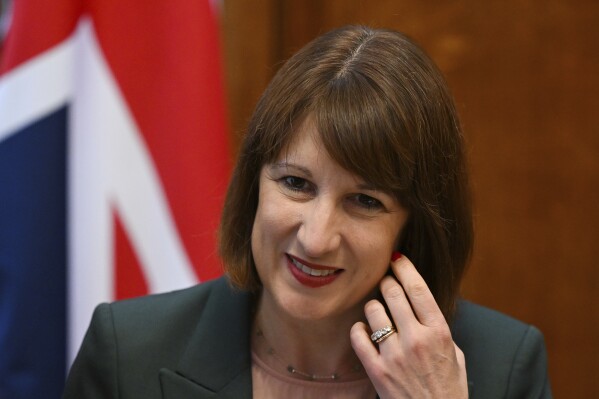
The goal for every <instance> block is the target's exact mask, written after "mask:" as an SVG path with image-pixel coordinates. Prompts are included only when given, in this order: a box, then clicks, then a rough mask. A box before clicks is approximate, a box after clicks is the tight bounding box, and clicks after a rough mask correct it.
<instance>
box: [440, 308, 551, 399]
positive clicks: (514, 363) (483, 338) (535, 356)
mask: <svg viewBox="0 0 599 399" xmlns="http://www.w3.org/2000/svg"><path fill="white" fill-rule="evenodd" d="M452 334H453V338H454V341H455V342H456V344H457V345H458V347H460V349H462V351H463V352H464V355H465V357H466V369H467V373H468V380H469V382H470V383H471V384H472V385H473V387H472V388H473V392H474V393H477V394H476V395H473V397H485V398H486V397H488V398H491V397H508V398H509V397H522V396H521V394H522V393H523V392H526V394H527V395H529V396H526V395H524V396H526V397H535V398H544V397H551V393H550V390H549V381H548V377H547V354H546V350H545V343H544V339H543V335H542V334H541V332H540V331H539V330H538V329H537V328H536V327H534V326H532V325H530V324H526V323H523V322H521V321H519V320H516V319H514V318H512V317H510V316H507V315H505V314H502V313H500V312H497V311H495V310H492V309H488V308H485V307H483V306H480V305H476V304H473V303H471V302H467V301H460V302H459V304H458V308H457V312H456V316H455V320H454V322H453V325H452ZM481 394H482V395H481Z"/></svg>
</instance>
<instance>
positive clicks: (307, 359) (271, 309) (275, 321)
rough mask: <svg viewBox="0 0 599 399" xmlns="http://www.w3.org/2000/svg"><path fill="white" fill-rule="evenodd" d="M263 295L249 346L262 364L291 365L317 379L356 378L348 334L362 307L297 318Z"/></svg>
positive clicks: (258, 306) (283, 366) (356, 364)
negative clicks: (321, 317) (316, 317)
mask: <svg viewBox="0 0 599 399" xmlns="http://www.w3.org/2000/svg"><path fill="white" fill-rule="evenodd" d="M265 295H267V294H264V292H263V293H262V294H261V295H260V298H259V300H258V304H257V311H256V316H255V319H254V327H253V336H252V346H253V348H254V350H255V351H256V352H257V353H258V355H259V356H260V357H261V358H262V359H263V361H266V362H268V363H270V365H271V367H273V368H275V369H283V368H285V369H286V368H287V366H293V367H294V368H295V369H298V370H301V372H303V373H307V374H315V375H319V376H332V375H333V374H336V375H338V376H340V377H341V379H344V378H343V377H344V376H348V378H351V377H355V376H356V375H357V373H356V366H359V365H360V361H359V360H358V358H357V356H356V355H355V353H354V351H353V349H352V347H351V342H350V337H349V331H350V329H351V326H352V325H353V324H354V323H355V322H356V321H358V320H360V319H361V317H360V314H361V309H362V307H360V308H359V310H360V312H353V313H356V314H355V315H353V314H352V313H350V314H348V315H344V316H343V317H330V318H326V319H324V320H306V319H297V318H293V317H291V316H290V315H289V314H287V313H286V312H284V311H282V309H280V308H279V307H278V306H276V305H275V302H274V301H273V300H272V298H268V297H265ZM259 332H261V334H259ZM260 335H261V336H260ZM277 360H278V361H277ZM283 363H286V364H283ZM300 374H301V373H300ZM350 374H351V375H350ZM304 377H305V376H304Z"/></svg>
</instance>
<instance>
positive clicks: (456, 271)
mask: <svg viewBox="0 0 599 399" xmlns="http://www.w3.org/2000/svg"><path fill="white" fill-rule="evenodd" d="M307 115H311V116H312V117H313V119H314V122H315V126H316V127H317V130H318V132H319V134H320V136H321V139H322V141H323V143H324V146H325V147H326V149H327V151H328V153H329V154H330V156H331V157H332V158H333V159H334V160H335V161H336V162H338V163H339V164H340V165H341V166H342V167H343V168H345V169H347V170H348V171H350V172H352V173H355V174H357V175H359V176H361V177H362V178H363V179H364V180H365V181H367V182H369V183H370V184H373V185H374V186H375V187H377V188H379V189H381V190H384V191H386V192H390V193H392V194H393V195H395V196H396V198H397V199H398V200H399V201H400V203H401V204H402V205H404V206H405V207H406V208H407V209H408V210H409V212H410V217H409V220H408V223H407V225H406V226H405V227H404V229H403V232H402V237H401V239H400V240H399V245H398V248H397V249H398V250H399V251H400V252H402V253H404V254H406V255H407V256H408V257H409V258H410V259H411V260H412V262H413V263H414V264H415V265H416V267H417V268H418V270H419V272H420V273H421V274H422V276H423V277H424V279H425V280H426V282H427V284H428V285H429V287H430V289H431V291H432V293H433V295H434V296H435V299H436V300H437V303H438V304H439V306H440V308H441V310H442V311H443V314H444V315H445V317H446V318H447V319H450V318H451V316H452V314H453V310H454V306H455V299H456V297H457V294H458V290H459V284H460V281H461V278H462V275H463V272H464V269H465V267H466V264H467V262H468V259H469V256H470V252H471V247H472V235H473V234H472V215H471V203H470V194H469V189H468V184H467V173H466V164H465V155H464V143H463V137H462V132H461V128H460V124H459V121H458V117H457V113H456V110H455V106H454V103H453V100H452V98H451V95H450V94H449V91H448V89H447V86H446V83H445V81H444V79H443V77H442V76H441V74H440V72H439V71H438V70H437V68H436V67H435V65H434V63H433V62H432V61H431V60H430V59H429V58H428V56H427V55H426V54H425V53H424V52H423V51H422V50H421V49H420V48H419V47H418V46H417V45H416V44H415V43H414V42H412V41H411V40H410V39H408V38H407V37H405V36H404V35H402V34H401V33H398V32H395V31H390V30H383V29H370V28H367V27H363V26H348V27H343V28H340V29H337V30H334V31H332V32H329V33H327V34H325V35H323V36H321V37H319V38H317V39H315V40H314V41H312V42H311V43H309V44H308V45H306V46H305V47H304V48H303V49H301V50H300V51H299V52H298V53H296V54H295V55H294V56H293V57H292V58H291V59H289V60H288V61H287V62H286V63H285V64H284V65H283V67H282V68H281V69H280V70H279V71H278V72H277V74H276V75H275V77H274V78H273V80H272V81H271V83H270V84H269V86H268V88H267V89H266V91H265V92H264V94H263V95H262V97H261V99H260V101H259V102H258V104H257V106H256V109H255V111H254V114H253V116H252V118H251V121H250V124H249V127H248V130H247V135H246V137H245V139H244V141H243V143H242V146H241V151H240V155H239V159H238V162H237V165H236V167H235V170H234V172H233V177H232V181H231V183H230V185H229V189H228V193H227V197H226V200H225V207H224V211H223V216H222V220H221V226H220V237H219V250H220V254H221V256H222V258H223V261H224V263H225V269H226V271H227V274H228V276H229V278H230V280H231V282H232V283H233V284H234V285H235V286H237V287H240V288H243V289H248V290H257V289H259V287H260V281H259V278H258V275H257V273H256V269H255V265H254V260H253V256H252V251H251V232H252V226H253V223H254V217H255V215H256V209H257V206H258V185H259V175H260V170H261V168H262V166H263V165H265V164H267V163H269V162H272V161H273V160H274V159H275V158H276V157H277V156H278V155H279V153H280V151H281V150H282V149H283V147H284V146H285V145H287V144H288V143H289V142H290V139H291V137H292V136H293V134H294V131H295V129H294V127H297V126H298V125H299V124H300V123H301V121H302V120H303V119H304V118H305V117H306V116H307Z"/></svg>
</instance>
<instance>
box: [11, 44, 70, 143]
mask: <svg viewBox="0 0 599 399" xmlns="http://www.w3.org/2000/svg"><path fill="white" fill-rule="evenodd" d="M72 60H73V44H72V43H71V42H70V41H65V42H62V43H60V44H59V45H57V46H54V47H52V48H50V49H49V50H47V51H45V52H43V53H41V54H40V55H38V56H36V57H35V58H32V59H31V60H29V61H26V62H25V63H23V64H22V65H20V66H18V67H16V68H15V69H13V70H12V71H9V72H8V73H7V74H5V75H4V76H2V78H0V104H2V107H0V141H2V140H3V139H5V138H7V137H8V136H10V135H11V134H13V133H15V132H17V131H19V130H20V129H21V128H23V127H25V126H26V125H29V124H31V123H33V122H35V121H37V120H39V119H40V118H43V117H44V116H46V115H49V114H50V113H52V112H53V111H55V110H57V109H58V108H60V107H62V106H64V105H65V104H66V102H67V101H68V99H69V98H70V96H71V93H72V92H73V86H72V80H71V76H72V66H73V62H72Z"/></svg>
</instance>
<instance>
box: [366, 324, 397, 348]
mask: <svg viewBox="0 0 599 399" xmlns="http://www.w3.org/2000/svg"><path fill="white" fill-rule="evenodd" d="M396 332H397V330H396V329H395V327H393V326H385V327H383V328H379V329H378V330H376V331H375V332H373V333H372V335H370V340H371V341H372V342H374V343H377V344H378V343H381V342H383V341H384V340H386V339H387V338H389V336H391V335H392V334H393V333H396Z"/></svg>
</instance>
